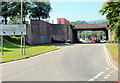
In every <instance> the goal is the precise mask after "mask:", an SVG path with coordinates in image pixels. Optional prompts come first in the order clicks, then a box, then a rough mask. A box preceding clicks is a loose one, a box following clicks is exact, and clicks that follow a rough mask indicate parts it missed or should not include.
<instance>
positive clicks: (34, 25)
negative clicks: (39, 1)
mask: <svg viewBox="0 0 120 83" xmlns="http://www.w3.org/2000/svg"><path fill="white" fill-rule="evenodd" d="M67 40H70V41H72V29H71V26H70V24H50V23H48V22H45V21H42V20H30V24H27V35H26V43H27V44H29V45H39V44H47V43H53V42H54V41H64V42H67Z"/></svg>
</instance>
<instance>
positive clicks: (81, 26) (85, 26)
mask: <svg viewBox="0 0 120 83" xmlns="http://www.w3.org/2000/svg"><path fill="white" fill-rule="evenodd" d="M75 29H86V30H87V29H106V26H105V24H76V25H75Z"/></svg>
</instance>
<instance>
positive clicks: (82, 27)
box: [72, 24, 109, 43]
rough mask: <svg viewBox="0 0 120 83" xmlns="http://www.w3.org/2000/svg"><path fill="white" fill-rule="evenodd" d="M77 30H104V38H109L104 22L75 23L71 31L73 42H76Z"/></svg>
mask: <svg viewBox="0 0 120 83" xmlns="http://www.w3.org/2000/svg"><path fill="white" fill-rule="evenodd" d="M78 31H104V32H105V35H106V40H108V39H109V31H108V29H107V27H106V26H105V24H76V25H75V27H74V28H73V31H72V32H73V43H77V42H78V37H77V32H78ZM86 34H87V33H86Z"/></svg>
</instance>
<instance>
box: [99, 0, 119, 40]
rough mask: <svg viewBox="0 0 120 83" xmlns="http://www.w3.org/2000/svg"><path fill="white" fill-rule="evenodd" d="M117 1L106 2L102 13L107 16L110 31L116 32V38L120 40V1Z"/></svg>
mask: <svg viewBox="0 0 120 83" xmlns="http://www.w3.org/2000/svg"><path fill="white" fill-rule="evenodd" d="M117 1H118V2H110V1H109V2H105V3H104V5H103V7H102V9H101V10H100V13H102V15H106V18H107V20H108V22H107V27H108V29H110V30H111V31H115V34H116V38H117V39H119V40H120V1H119V0H117Z"/></svg>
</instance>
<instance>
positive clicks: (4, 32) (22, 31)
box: [0, 24, 26, 55]
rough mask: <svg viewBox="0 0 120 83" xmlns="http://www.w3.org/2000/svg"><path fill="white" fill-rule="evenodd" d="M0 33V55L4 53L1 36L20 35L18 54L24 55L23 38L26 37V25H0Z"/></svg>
mask: <svg viewBox="0 0 120 83" xmlns="http://www.w3.org/2000/svg"><path fill="white" fill-rule="evenodd" d="M0 33H1V34H0V36H1V53H2V55H3V54H4V53H3V52H4V50H3V44H4V42H3V36H8V35H20V36H21V46H20V48H21V49H20V54H21V55H25V38H24V37H25V35H26V25H25V24H7V25H0ZM23 45H24V46H23ZM23 48H24V49H23ZM23 50H24V51H23Z"/></svg>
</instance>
